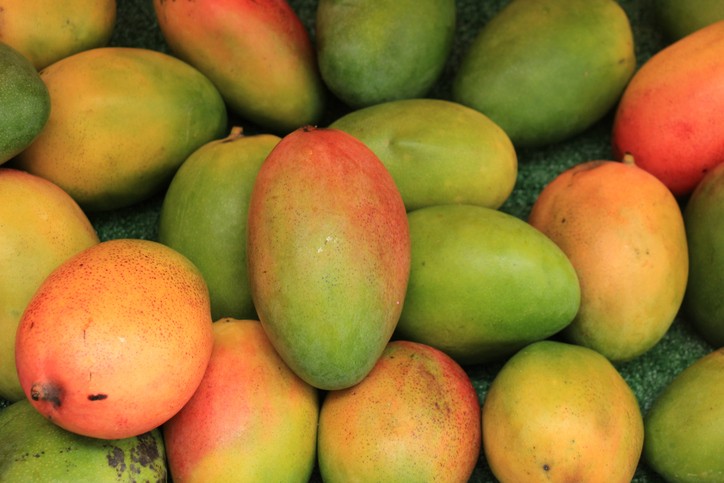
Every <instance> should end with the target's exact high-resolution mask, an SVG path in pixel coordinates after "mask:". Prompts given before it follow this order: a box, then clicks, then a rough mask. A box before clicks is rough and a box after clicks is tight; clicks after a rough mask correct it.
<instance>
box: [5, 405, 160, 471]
mask: <svg viewBox="0 0 724 483" xmlns="http://www.w3.org/2000/svg"><path fill="white" fill-rule="evenodd" d="M0 431H1V432H2V435H3V444H2V446H0V480H2V481H38V480H39V479H42V480H43V481H94V482H97V483H104V482H109V483H111V482H123V481H166V479H167V476H168V470H167V468H166V451H165V448H164V444H163V437H162V436H161V431H159V430H158V429H153V430H151V431H149V432H147V433H144V434H140V435H138V436H133V437H130V438H123V439H115V440H103V439H98V438H89V437H87V436H81V435H78V434H75V433H71V432H70V431H66V430H64V429H63V428H60V427H58V426H57V425H55V424H53V423H52V422H50V421H48V420H47V419H45V418H43V417H42V416H41V415H40V414H38V412H37V411H36V410H35V408H34V407H33V406H32V405H31V404H30V402H29V401H28V400H27V399H23V400H21V401H18V402H16V403H14V404H11V405H10V406H8V407H7V408H5V409H3V411H2V412H1V413H0Z"/></svg>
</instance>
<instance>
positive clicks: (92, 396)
mask: <svg viewBox="0 0 724 483" xmlns="http://www.w3.org/2000/svg"><path fill="white" fill-rule="evenodd" d="M107 398H108V394H88V400H89V401H102V400H104V399H107Z"/></svg>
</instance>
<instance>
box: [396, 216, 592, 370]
mask: <svg viewBox="0 0 724 483" xmlns="http://www.w3.org/2000/svg"><path fill="white" fill-rule="evenodd" d="M408 222H409V226H410V243H411V253H412V258H411V264H410V280H409V283H408V288H407V293H406V295H405V305H404V307H403V309H402V314H400V320H399V322H398V324H397V331H396V335H395V337H396V338H401V339H408V340H413V341H417V342H422V343H425V344H428V345H431V346H433V347H436V348H437V349H440V350H442V351H444V352H445V353H447V354H448V355H450V356H452V357H453V358H454V359H455V360H456V361H458V362H460V363H462V364H465V365H469V364H483V363H489V362H493V361H497V360H501V359H503V358H504V357H507V356H510V355H512V354H513V353H514V352H515V351H517V350H518V349H520V348H522V347H523V346H525V345H527V344H529V343H531V342H533V341H536V340H540V339H544V338H546V337H549V336H551V335H553V334H555V333H557V332H558V331H560V330H561V329H563V328H564V327H565V326H567V325H568V324H569V323H570V322H571V321H572V320H573V318H574V316H575V315H576V312H577V310H578V306H579V300H580V288H579V284H578V278H577V276H576V272H575V270H574V268H573V265H571V263H570V261H569V260H568V258H567V257H566V255H565V254H564V253H563V251H562V250H560V249H559V248H558V247H557V246H556V245H555V244H554V243H553V242H552V241H551V240H550V239H548V238H547V237H546V236H544V235H543V234H541V233H540V232H538V231H537V230H535V229H534V228H533V227H531V226H530V225H529V224H527V223H526V222H525V221H523V220H521V219H519V218H516V217H514V216H513V215H509V214H507V213H503V212H500V211H497V210H493V209H491V208H485V207H482V206H473V205H439V206H430V207H427V208H422V209H419V210H415V211H412V212H410V213H409V215H408Z"/></svg>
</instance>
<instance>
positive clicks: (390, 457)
mask: <svg viewBox="0 0 724 483" xmlns="http://www.w3.org/2000/svg"><path fill="white" fill-rule="evenodd" d="M480 446H481V429H480V404H479V402H478V396H477V393H476V392H475V388H474V387H473V385H472V383H471V382H470V379H469V378H468V375H467V374H466V373H465V371H463V369H462V368H461V367H460V366H459V365H458V364H456V363H455V361H453V360H452V359H451V358H450V357H448V356H447V355H445V353H443V352H441V351H439V350H437V349H434V348H432V347H430V346H427V345H425V344H419V343H415V342H410V341H402V340H397V341H392V342H390V343H389V344H388V346H387V347H386V348H385V350H384V352H383V353H382V356H381V357H380V358H379V360H378V361H377V364H375V367H374V369H372V371H371V372H370V373H369V375H368V376H367V377H366V378H365V379H364V380H363V381H362V382H360V383H359V384H357V385H356V386H354V387H351V388H347V389H341V390H337V391H331V392H329V393H327V395H326V396H325V398H324V401H323V403H322V408H321V411H320V415H319V443H318V448H319V449H318V452H319V456H318V460H319V471H320V475H321V477H322V479H323V480H324V481H327V482H337V481H339V482H348V481H448V482H466V481H468V480H469V479H470V477H471V476H472V472H473V469H474V468H475V464H476V462H477V460H478V456H479V454H480Z"/></svg>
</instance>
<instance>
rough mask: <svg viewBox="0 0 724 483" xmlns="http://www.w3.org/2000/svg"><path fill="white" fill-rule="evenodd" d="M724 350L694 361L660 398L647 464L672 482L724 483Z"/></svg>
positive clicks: (648, 436) (650, 426)
mask: <svg viewBox="0 0 724 483" xmlns="http://www.w3.org/2000/svg"><path fill="white" fill-rule="evenodd" d="M723 400H724V348H720V349H718V350H715V351H713V352H710V353H709V354H707V355H704V356H702V357H701V358H699V359H698V360H696V361H695V362H694V363H693V364H691V365H690V366H689V367H687V368H686V369H684V370H683V371H682V372H680V373H679V374H678V375H677V376H676V377H675V378H674V380H673V381H671V382H670V383H669V385H668V386H666V387H665V388H664V390H663V391H662V392H661V393H660V394H659V395H658V396H657V397H656V399H655V400H654V402H653V404H652V405H651V409H649V412H648V414H647V415H646V420H645V428H646V433H645V438H644V453H643V456H644V459H645V461H646V462H647V463H648V464H649V465H650V466H651V467H652V468H653V469H654V471H656V472H657V473H659V474H660V475H661V476H663V477H664V478H665V479H666V481H668V482H676V483H684V482H691V483H706V482H710V483H716V482H720V481H724V458H722V448H724V405H723V404H722V401H723Z"/></svg>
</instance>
